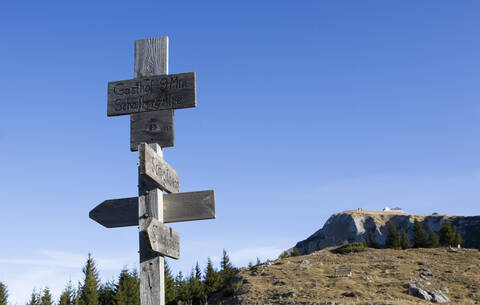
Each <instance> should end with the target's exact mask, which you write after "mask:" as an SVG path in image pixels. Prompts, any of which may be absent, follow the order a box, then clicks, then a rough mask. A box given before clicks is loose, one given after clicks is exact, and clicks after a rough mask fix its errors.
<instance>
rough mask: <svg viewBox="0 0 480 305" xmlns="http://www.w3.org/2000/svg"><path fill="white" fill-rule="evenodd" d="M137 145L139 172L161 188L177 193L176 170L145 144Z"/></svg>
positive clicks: (178, 184)
mask: <svg viewBox="0 0 480 305" xmlns="http://www.w3.org/2000/svg"><path fill="white" fill-rule="evenodd" d="M138 147H139V150H138V155H139V159H140V160H139V161H140V164H139V167H140V174H142V175H144V176H147V177H148V178H150V179H152V180H153V181H154V182H155V183H156V184H157V185H158V188H160V189H161V190H164V191H166V192H168V193H178V192H179V191H180V181H179V180H178V174H177V172H176V171H175V170H174V169H173V168H172V167H171V166H170V165H168V163H167V162H165V161H164V160H163V158H162V157H161V156H160V155H159V154H157V152H155V151H154V150H153V149H152V148H151V147H150V146H148V145H147V144H145V143H142V144H140V145H139V146H138Z"/></svg>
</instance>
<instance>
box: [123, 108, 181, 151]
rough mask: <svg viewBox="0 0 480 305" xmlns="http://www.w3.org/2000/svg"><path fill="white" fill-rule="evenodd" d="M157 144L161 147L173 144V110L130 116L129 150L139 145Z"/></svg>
mask: <svg viewBox="0 0 480 305" xmlns="http://www.w3.org/2000/svg"><path fill="white" fill-rule="evenodd" d="M142 142H145V143H157V144H158V145H160V146H161V147H171V146H173V144H174V126H173V110H161V111H154V112H143V113H137V114H132V115H131V116H130V150H131V151H137V150H138V145H140V143H142Z"/></svg>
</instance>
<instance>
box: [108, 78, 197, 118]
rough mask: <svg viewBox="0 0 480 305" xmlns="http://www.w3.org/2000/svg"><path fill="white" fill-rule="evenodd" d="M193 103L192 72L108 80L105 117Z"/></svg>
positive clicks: (177, 107) (194, 102)
mask: <svg viewBox="0 0 480 305" xmlns="http://www.w3.org/2000/svg"><path fill="white" fill-rule="evenodd" d="M196 105H197V99H196V95H195V73H194V72H191V73H181V74H171V75H158V76H150V77H143V78H135V79H131V80H124V81H118V82H110V83H108V106H107V115H108V116H114V115H124V114H132V113H139V112H148V111H156V110H165V109H179V108H190V107H195V106H196Z"/></svg>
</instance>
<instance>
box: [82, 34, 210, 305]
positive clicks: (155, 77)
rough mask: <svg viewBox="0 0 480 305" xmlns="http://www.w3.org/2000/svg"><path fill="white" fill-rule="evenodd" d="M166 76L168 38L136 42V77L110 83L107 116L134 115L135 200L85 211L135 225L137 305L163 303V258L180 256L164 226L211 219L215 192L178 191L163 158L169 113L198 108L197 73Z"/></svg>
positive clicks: (169, 141)
mask: <svg viewBox="0 0 480 305" xmlns="http://www.w3.org/2000/svg"><path fill="white" fill-rule="evenodd" d="M167 74H168V37H166V36H164V37H157V38H151V39H144V40H137V41H135V76H134V77H135V79H134V80H125V81H119V82H110V83H109V89H108V92H109V100H108V102H107V115H109V116H112V115H126V114H132V115H131V117H130V122H131V138H130V149H131V150H132V151H136V150H138V151H139V164H138V165H139V166H138V197H133V198H123V199H117V200H106V201H104V202H102V203H101V204H100V205H98V206H97V207H95V208H94V209H93V210H91V211H90V213H89V216H90V218H92V219H93V220H95V221H97V222H98V223H100V224H102V225H104V226H106V227H109V228H114V227H123V226H133V225H137V224H138V226H139V244H140V245H139V248H140V250H139V256H140V304H141V305H165V272H164V268H165V259H164V256H163V255H166V256H169V257H172V258H174V259H178V258H179V257H180V235H179V233H178V232H175V231H174V230H173V229H172V228H169V227H168V226H166V225H164V224H163V223H164V222H178V221H191V220H200V219H213V218H215V193H214V191H213V190H210V191H201V192H189V193H178V192H179V191H180V181H179V180H178V175H177V172H176V171H175V170H174V169H173V168H172V167H171V166H170V165H168V163H166V162H165V161H164V160H163V152H162V147H168V146H173V109H179V108H186V107H195V106H196V91H195V90H196V89H195V88H196V83H195V73H194V72H191V73H181V74H174V75H172V74H170V75H167ZM147 80H149V81H150V82H149V83H147V84H145V85H143V83H142V82H145V81H147ZM167 89H168V90H167ZM159 92H160V93H159ZM110 94H111V95H112V97H114V98H110ZM115 98H116V99H115ZM125 102H127V103H125ZM156 109H165V110H161V111H154V110H156ZM159 144H160V145H159ZM163 191H165V192H167V193H170V194H165V195H164V194H163ZM164 199H165V204H164ZM137 210H138V215H137ZM164 213H165V215H164Z"/></svg>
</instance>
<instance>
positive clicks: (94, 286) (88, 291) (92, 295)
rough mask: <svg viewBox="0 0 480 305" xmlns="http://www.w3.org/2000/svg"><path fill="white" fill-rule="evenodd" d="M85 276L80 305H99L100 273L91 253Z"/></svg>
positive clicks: (84, 268)
mask: <svg viewBox="0 0 480 305" xmlns="http://www.w3.org/2000/svg"><path fill="white" fill-rule="evenodd" d="M82 271H83V274H84V276H85V278H84V281H83V284H82V285H81V287H80V298H79V299H80V303H81V304H83V305H99V302H98V284H99V280H98V271H97V267H96V266H95V261H94V260H93V258H92V255H91V254H90V253H89V254H88V258H87V262H86V263H85V266H84V267H83V270H82Z"/></svg>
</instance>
